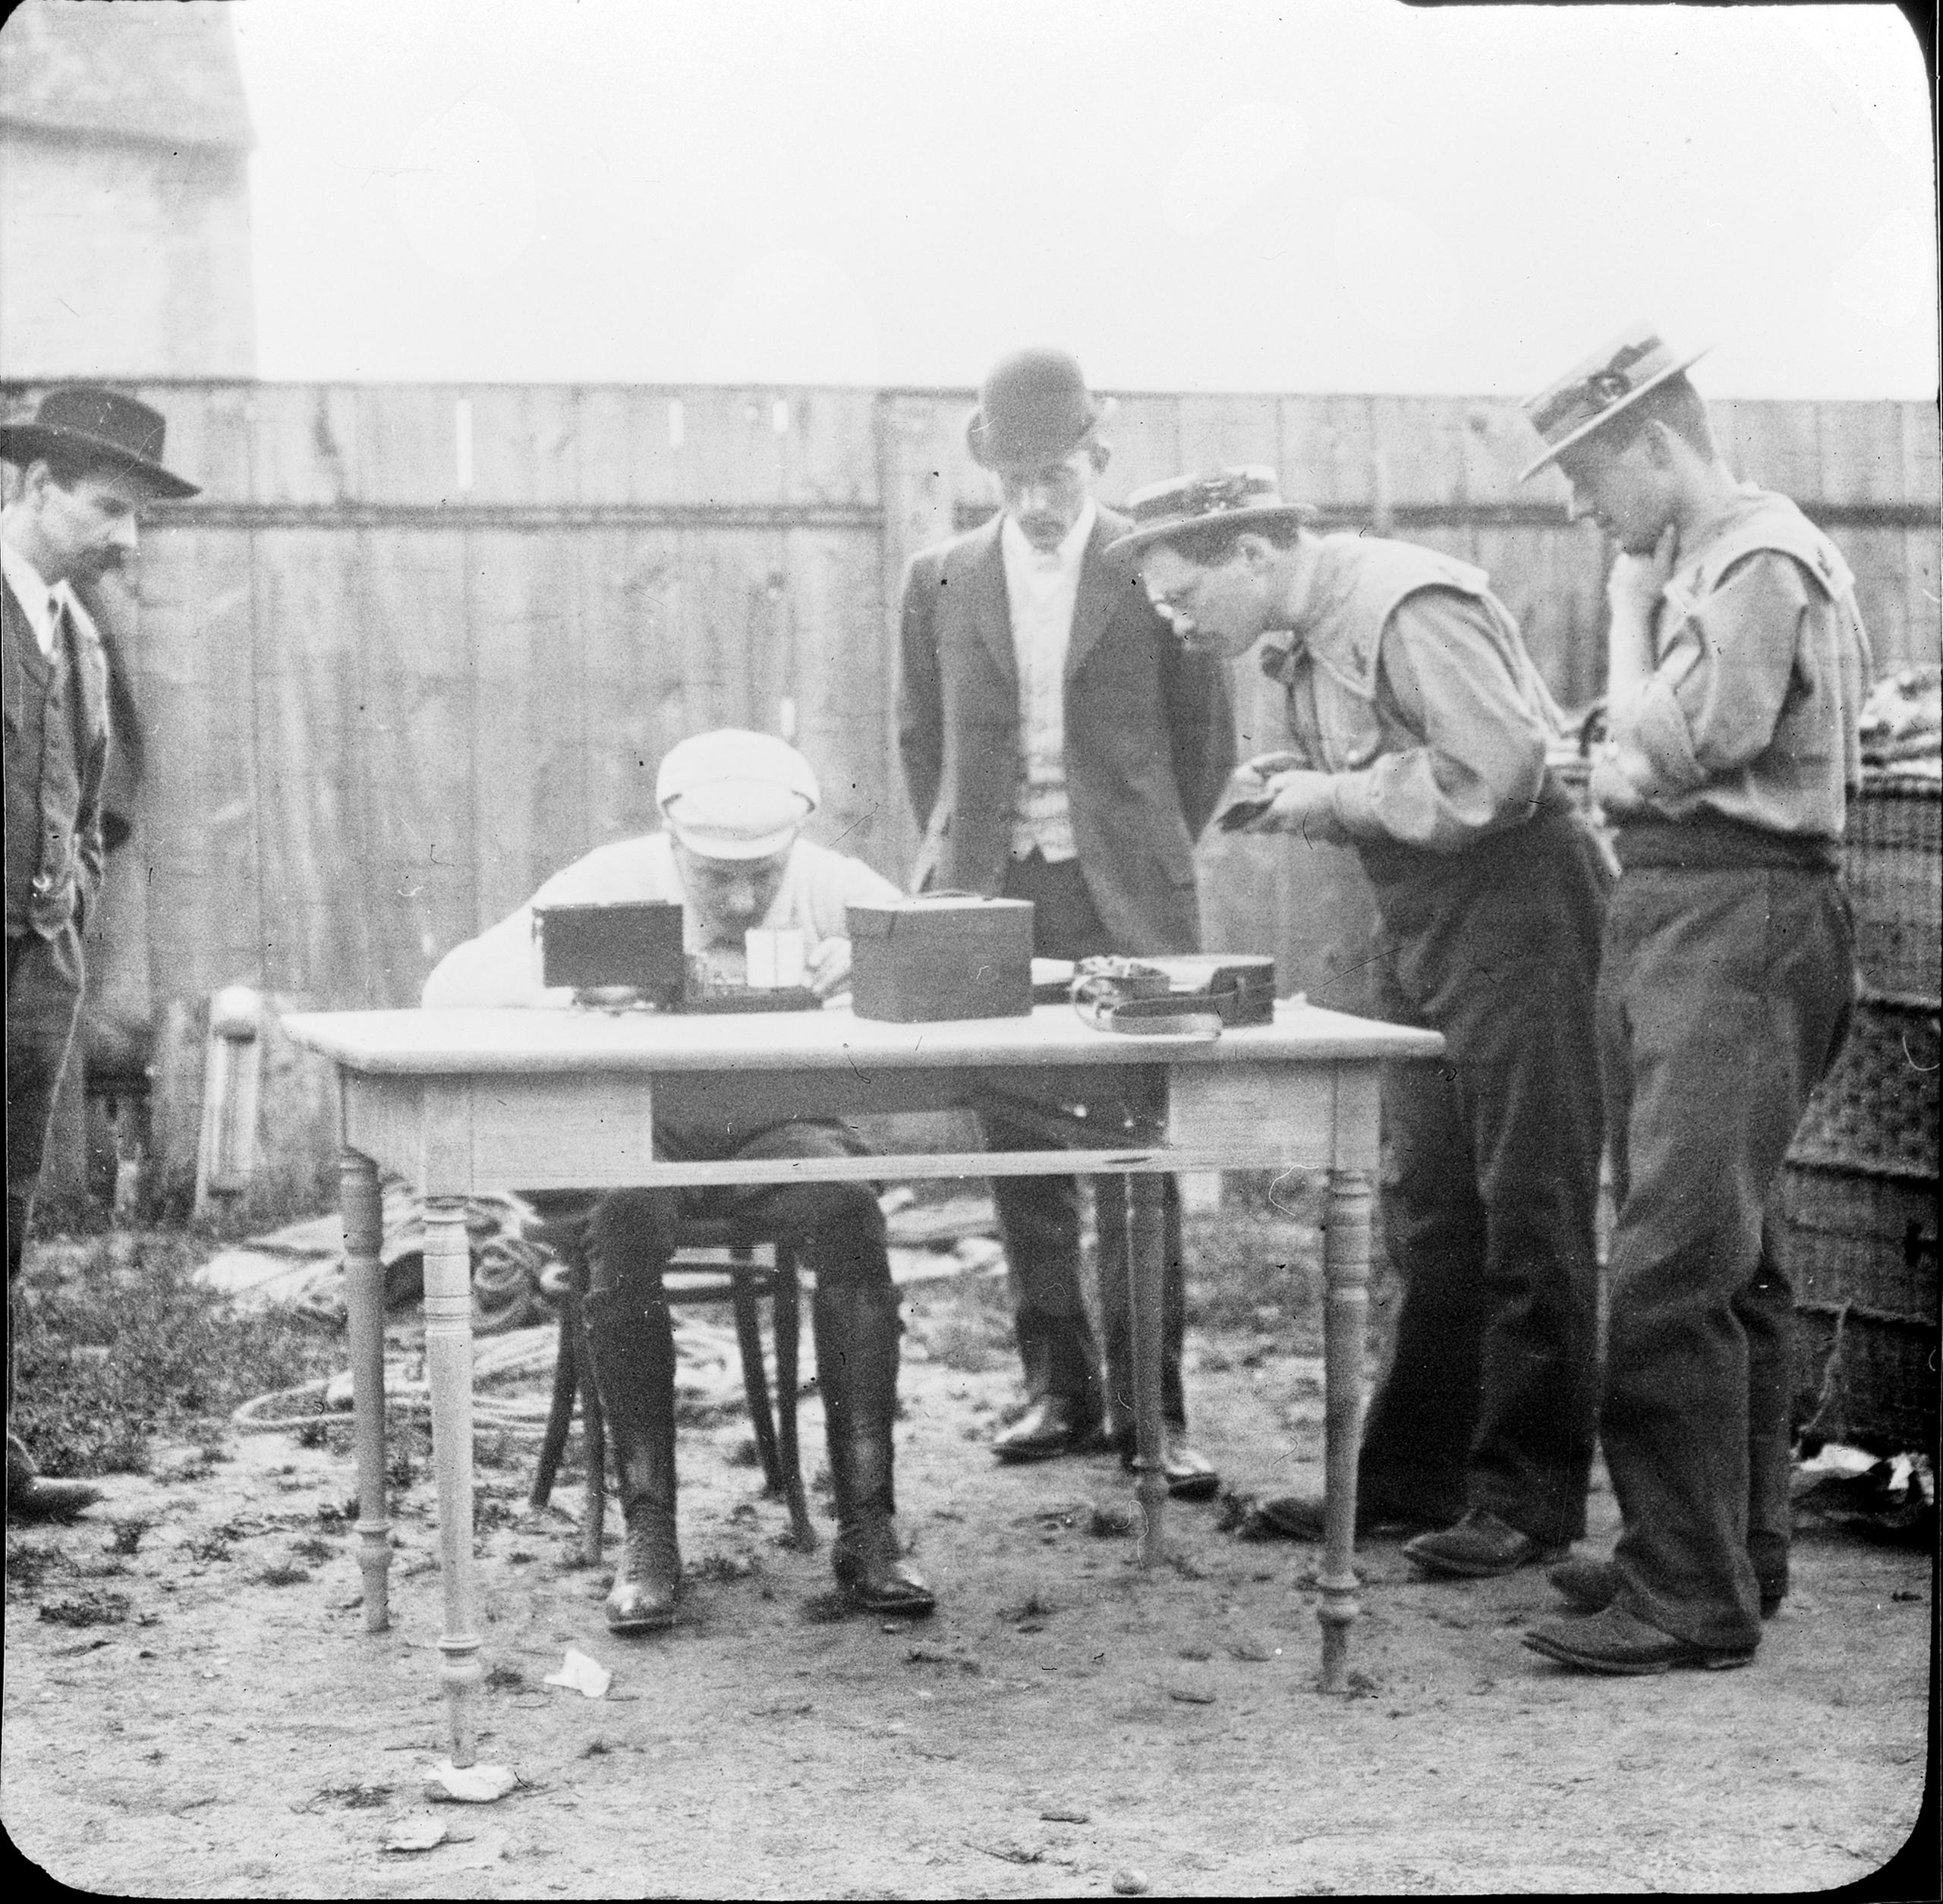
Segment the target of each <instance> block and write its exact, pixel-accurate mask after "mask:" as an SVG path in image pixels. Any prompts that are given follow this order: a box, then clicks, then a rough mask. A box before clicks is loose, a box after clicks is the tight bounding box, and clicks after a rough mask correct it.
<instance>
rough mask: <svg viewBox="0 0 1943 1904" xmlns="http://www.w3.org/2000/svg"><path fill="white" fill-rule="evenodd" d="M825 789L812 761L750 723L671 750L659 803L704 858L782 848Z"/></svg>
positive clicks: (676, 831) (674, 829)
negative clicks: (757, 731) (752, 729)
mask: <svg viewBox="0 0 1943 1904" xmlns="http://www.w3.org/2000/svg"><path fill="white" fill-rule="evenodd" d="M821 798H822V795H821V794H820V791H819V790H818V788H817V776H816V775H815V773H814V771H813V770H812V769H811V766H810V763H809V762H808V761H807V760H805V759H804V758H803V757H802V756H801V754H798V752H797V751H796V750H795V748H794V747H792V746H791V745H790V744H789V742H788V741H779V740H778V739H777V738H776V736H775V735H773V734H755V733H751V732H749V731H748V729H745V728H739V727H724V728H719V729H716V732H713V733H712V734H696V735H691V736H690V737H689V738H688V739H687V740H685V741H681V742H679V744H676V745H675V746H674V747H670V748H669V750H668V757H667V758H666V760H663V762H662V763H661V771H660V773H659V774H657V776H656V777H655V782H654V801H655V804H656V805H657V806H658V807H660V809H661V812H662V817H663V818H664V819H665V820H666V821H667V823H668V830H669V832H671V833H672V834H673V835H674V836H675V839H678V840H679V841H680V842H681V843H682V845H684V846H685V847H686V848H688V850H689V851H690V852H691V853H699V854H701V856H702V858H704V859H711V860H760V859H767V858H769V857H770V855H771V854H775V853H779V852H781V851H783V849H784V848H786V847H787V846H788V845H789V843H790V842H791V841H792V840H793V839H795V837H796V829H798V827H799V826H801V825H802V823H803V822H804V821H805V820H807V819H808V817H809V816H810V815H811V814H813V813H814V812H815V811H816V810H817V805H818V804H819V802H820V800H821Z"/></svg>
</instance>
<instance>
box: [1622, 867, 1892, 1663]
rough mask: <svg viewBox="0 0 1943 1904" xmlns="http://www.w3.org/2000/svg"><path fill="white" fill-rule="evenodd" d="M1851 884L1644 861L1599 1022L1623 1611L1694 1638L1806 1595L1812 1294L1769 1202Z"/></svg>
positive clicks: (1836, 957)
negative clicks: (1790, 1258)
mask: <svg viewBox="0 0 1943 1904" xmlns="http://www.w3.org/2000/svg"><path fill="white" fill-rule="evenodd" d="M1853 970H1854V965H1853V933H1852V930H1851V927H1850V921H1849V911H1848V905H1847V900H1846V898H1844V895H1843V893H1842V891H1841V886H1840V885H1839V883H1838V881H1837V880H1836V877H1835V876H1834V874H1833V873H1826V872H1816V871H1808V870H1798V869H1795V868H1760V869H1752V868H1734V867H1708V868H1707V869H1705V870H1679V869H1676V868H1674V867H1640V868H1636V869H1635V868H1629V870H1627V873H1626V874H1625V876H1623V878H1622V879H1621V880H1620V884H1619V889H1618V892H1617V894H1616V895H1615V897H1614V904H1613V908H1612V915H1611V920H1610V921H1609V922H1608V928H1607V939H1606V952H1605V968H1604V977H1603V978H1602V980H1601V984H1600V987H1599V1018H1600V1023H1599V1029H1600V1044H1601V1057H1602V1060H1603V1062H1604V1072H1605V1087H1606V1101H1607V1116H1608V1121H1609V1123H1610V1126H1611V1132H1612V1156H1613V1175H1614V1186H1615V1188H1616V1189H1617V1192H1618V1195H1619V1220H1618V1226H1617V1229H1616V1230H1615V1232H1614V1237H1613V1245H1612V1259H1611V1297H1610V1310H1609V1314H1608V1341H1607V1375H1606V1394H1605V1401H1604V1407H1603V1409H1602V1411H1601V1416H1600V1424H1599V1425H1600V1434H1601V1440H1602V1441H1603V1443H1604V1447H1605V1455H1606V1464H1607V1465H1608V1468H1611V1471H1612V1479H1613V1487H1614V1491H1615V1492H1616V1493H1617V1495H1618V1497H1619V1505H1620V1512H1621V1515H1622V1516H1623V1522H1624V1525H1623V1530H1622V1531H1621V1534H1620V1541H1619V1545H1618V1547H1617V1550H1616V1552H1615V1554H1614V1559H1616V1561H1617V1563H1618V1566H1619V1568H1620V1572H1621V1574H1622V1575H1623V1578H1624V1582H1625V1584H1624V1586H1623V1588H1622V1590H1621V1603H1622V1604H1623V1605H1624V1606H1626V1607H1628V1609H1629V1610H1630V1611H1632V1612H1633V1613H1636V1615H1638V1616H1639V1617H1640V1618H1641V1619H1645V1620H1647V1621H1649V1622H1651V1623H1652V1625H1655V1626H1657V1627H1658V1628H1660V1629H1661V1630H1662V1631H1663V1632H1668V1633H1671V1634H1674V1635H1676V1636H1677V1637H1678V1638H1681V1639H1684V1640H1687V1641H1692V1642H1693V1643H1694V1644H1697V1645H1702V1646H1717V1647H1724V1648H1737V1647H1747V1646H1752V1645H1754V1644H1756V1643H1757V1642H1758V1641H1759V1638H1760V1636H1761V1615H1760V1594H1761V1593H1762V1590H1764V1589H1765V1591H1768V1592H1769V1593H1770V1594H1779V1593H1781V1592H1783V1591H1785V1590H1786V1588H1787V1553H1788V1529H1789V1515H1788V1479H1789V1459H1790V1431H1789V1421H1788V1399H1789V1397H1788V1390H1789V1367H1788V1364H1789V1347H1790V1332H1791V1330H1792V1327H1793V1292H1792V1291H1791V1290H1790V1289H1789V1287H1788V1286H1787V1279H1786V1278H1785V1277H1784V1276H1783V1275H1782V1274H1781V1272H1780V1270H1779V1269H1778V1267H1777V1266H1776V1261H1775V1256H1774V1254H1773V1252H1772V1251H1771V1248H1769V1247H1768V1237H1767V1232H1766V1229H1765V1225H1766V1223H1767V1222H1768V1216H1767V1213H1766V1208H1765V1206H1766V1204H1767V1199H1768V1191H1769V1189H1770V1188H1771V1185H1772V1184H1773V1182H1774V1179H1775V1175H1776V1173H1777V1172H1778V1170H1779V1169H1780V1168H1781V1160H1782V1157H1783V1156H1784V1153H1786V1151H1787V1147H1788V1144H1789V1141H1790V1139H1791V1138H1793V1135H1794V1130H1795V1126H1796V1125H1797V1124H1798V1123H1800V1121H1801V1117H1802V1113H1803V1111H1804V1110H1805V1109H1806V1107H1807V1104H1808V1099H1809V1094H1810V1093H1811V1092H1812V1090H1813V1089H1814V1088H1815V1084H1817V1083H1818V1082H1819V1080H1820V1078H1821V1077H1822V1074H1823V1072H1825V1070H1826V1069H1827V1068H1828V1065H1829V1063H1830V1062H1831V1061H1832V1059H1834V1055H1835V1053H1836V1051H1837V1050H1838V1047H1839V1046H1840V1044H1841V1038H1842V1034H1843V1033H1844V1030H1845V1029H1846V1028H1847V1020H1848V1014H1849V1009H1850V998H1851V996H1852V988H1853V982H1854V981H1853Z"/></svg>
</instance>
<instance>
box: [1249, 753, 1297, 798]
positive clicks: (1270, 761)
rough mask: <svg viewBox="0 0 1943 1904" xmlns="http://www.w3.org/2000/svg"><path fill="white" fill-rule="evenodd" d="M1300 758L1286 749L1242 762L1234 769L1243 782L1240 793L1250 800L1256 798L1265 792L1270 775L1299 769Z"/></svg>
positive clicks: (1259, 755) (1258, 755)
mask: <svg viewBox="0 0 1943 1904" xmlns="http://www.w3.org/2000/svg"><path fill="white" fill-rule="evenodd" d="M1301 765H1302V756H1301V755H1300V754H1292V753H1291V752H1290V751H1289V750H1288V749H1287V748H1286V747H1280V748H1277V750H1276V751H1274V753H1272V754H1257V755H1256V756H1255V758H1254V759H1253V760H1244V761H1243V762H1242V763H1241V765H1240V766H1239V767H1237V768H1236V769H1235V772H1236V776H1237V777H1239V778H1240V779H1242V780H1243V781H1245V783H1246V784H1245V785H1244V786H1243V788H1242V791H1243V792H1244V793H1245V794H1246V795H1249V797H1251V798H1255V797H1258V796H1259V795H1261V794H1262V793H1263V792H1264V791H1266V789H1267V787H1268V779H1269V776H1270V775H1271V774H1276V773H1288V772H1289V771H1290V769H1291V768H1294V767H1299V766H1301Z"/></svg>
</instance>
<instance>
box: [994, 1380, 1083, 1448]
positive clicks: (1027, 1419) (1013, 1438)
mask: <svg viewBox="0 0 1943 1904" xmlns="http://www.w3.org/2000/svg"><path fill="white" fill-rule="evenodd" d="M1099 1432H1100V1416H1099V1411H1098V1410H1097V1408H1093V1407H1091V1406H1090V1405H1088V1403H1087V1402H1084V1401H1082V1400H1081V1399H1079V1398H1078V1397H1076V1396H1070V1395H1041V1396H1038V1397H1036V1398H1035V1399H1034V1401H1033V1403H1032V1405H1031V1407H1030V1408H1028V1409H1027V1410H1026V1411H1025V1413H1024V1414H1023V1415H1021V1416H1020V1417H1019V1419H1018V1420H1017V1421H1015V1422H1013V1423H1012V1426H1011V1427H1009V1428H1006V1429H1005V1430H1002V1431H1001V1432H1000V1434H997V1436H995V1437H994V1438H993V1441H992V1452H993V1453H994V1454H995V1455H997V1456H998V1458H999V1459H1000V1460H1001V1461H1050V1460H1051V1459H1053V1456H1056V1455H1076V1454H1080V1453H1083V1452H1085V1450H1086V1449H1088V1448H1089V1447H1091V1446H1092V1445H1093V1443H1094V1440H1096V1439H1097V1437H1098V1435H1099Z"/></svg>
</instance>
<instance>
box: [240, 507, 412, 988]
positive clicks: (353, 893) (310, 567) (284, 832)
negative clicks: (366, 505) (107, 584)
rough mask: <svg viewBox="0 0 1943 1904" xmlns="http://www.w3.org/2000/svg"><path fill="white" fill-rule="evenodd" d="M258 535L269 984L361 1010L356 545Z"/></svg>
mask: <svg viewBox="0 0 1943 1904" xmlns="http://www.w3.org/2000/svg"><path fill="white" fill-rule="evenodd" d="M253 540H254V549H253V563H254V574H255V581H256V596H257V644H256V649H257V675H256V697H255V698H256V723H257V781H258V785H259V787H260V801H261V804H262V813H263V823H262V826H261V828H260V838H261V842H262V845H261V851H262V864H263V979H264V982H265V983H266V984H267V985H268V986H269V988H270V989H271V990H272V991H273V992H275V993H278V994H279V995H280V996H286V997H291V998H301V999H306V1000H310V1001H313V1002H316V1003H319V1004H322V1005H329V1006H354V1005H357V1004H361V1003H363V1002H364V999H365V992H364V981H365V975H366V974H367V972H368V971H370V968H371V965H372V944H371V934H372V921H373V915H374V912H375V911H376V908H374V907H373V905H371V904H370V896H371V895H370V892H369V889H368V887H367V877H368V873H367V869H368V868H369V867H370V864H371V858H372V848H373V842H372V840H371V839H370V834H369V832H368V831H367V818H368V814H369V802H368V801H367V799H366V798H364V790H363V788H361V785H360V784H359V782H358V781H357V778H356V776H354V774H353V773H351V772H350V771H349V770H348V763H350V761H351V760H352V759H353V758H354V756H355V752H356V746H355V730H356V728H357V724H358V723H359V722H361V721H362V720H363V719H365V718H367V713H366V710H363V709H361V707H359V706H358V704H357V698H356V686H357V674H358V634H357V616H356V612H355V609H354V603H355V602H356V599H357V579H356V549H355V548H354V537H350V536H348V535H345V534H343V533H340V532H339V531H336V530H331V529H327V528H320V529H265V530H260V531H258V532H257V534H256V536H255V537H254V538H253ZM210 897H211V898H218V897H219V895H210Z"/></svg>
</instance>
